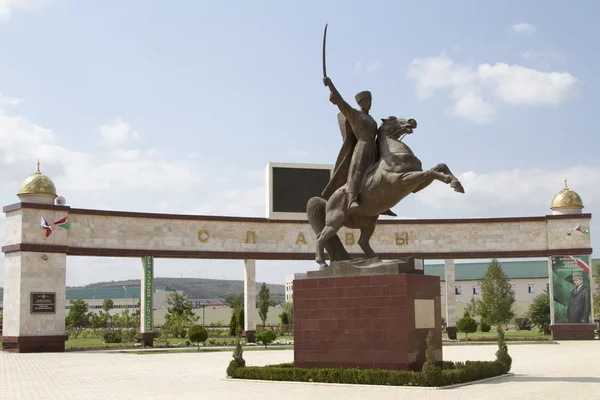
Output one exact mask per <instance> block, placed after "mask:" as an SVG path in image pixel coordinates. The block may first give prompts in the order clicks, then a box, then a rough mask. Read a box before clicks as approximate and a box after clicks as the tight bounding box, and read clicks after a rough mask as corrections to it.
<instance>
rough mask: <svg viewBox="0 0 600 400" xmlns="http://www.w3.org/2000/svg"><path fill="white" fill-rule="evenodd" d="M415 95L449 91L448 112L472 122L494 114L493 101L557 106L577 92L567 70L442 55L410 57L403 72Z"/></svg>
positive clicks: (488, 119)
mask: <svg viewBox="0 0 600 400" xmlns="http://www.w3.org/2000/svg"><path fill="white" fill-rule="evenodd" d="M406 76H407V78H408V79H411V80H414V81H415V82H416V89H417V96H418V97H419V98H430V97H433V96H434V95H435V94H436V93H437V92H438V91H439V90H442V89H447V90H449V92H450V93H449V98H450V99H451V100H452V101H453V106H452V112H453V114H454V115H456V116H457V117H460V118H464V119H467V120H470V121H472V122H475V123H484V122H489V121H491V120H492V119H493V116H494V115H495V106H494V104H493V100H495V101H499V102H502V103H505V104H509V105H559V104H561V103H563V102H564V101H566V100H568V99H570V98H571V97H572V96H574V95H575V94H576V93H577V89H578V88H577V86H578V80H577V78H575V77H574V76H573V75H571V74H570V73H568V72H542V71H538V70H535V69H531V68H526V67H523V66H520V65H516V64H514V65H508V64H505V63H496V64H494V65H491V64H480V65H471V64H459V63H456V62H454V61H453V60H452V59H451V58H449V57H448V56H447V55H446V54H444V53H442V54H441V55H440V56H437V57H427V58H417V59H414V60H413V61H412V62H411V64H410V67H409V68H408V70H407V74H406Z"/></svg>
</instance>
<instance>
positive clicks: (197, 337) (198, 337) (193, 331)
mask: <svg viewBox="0 0 600 400" xmlns="http://www.w3.org/2000/svg"><path fill="white" fill-rule="evenodd" d="M188 335H189V338H190V341H191V342H192V343H197V344H198V349H200V343H204V342H206V339H208V332H207V331H206V328H204V327H203V326H202V325H192V327H191V328H190V329H189V331H188Z"/></svg>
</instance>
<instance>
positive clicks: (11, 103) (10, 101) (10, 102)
mask: <svg viewBox="0 0 600 400" xmlns="http://www.w3.org/2000/svg"><path fill="white" fill-rule="evenodd" d="M22 102H23V101H22V100H21V99H17V98H14V97H6V96H2V93H0V113H1V112H3V110H5V109H9V108H10V107H16V106H18V105H19V104H21V103H22Z"/></svg>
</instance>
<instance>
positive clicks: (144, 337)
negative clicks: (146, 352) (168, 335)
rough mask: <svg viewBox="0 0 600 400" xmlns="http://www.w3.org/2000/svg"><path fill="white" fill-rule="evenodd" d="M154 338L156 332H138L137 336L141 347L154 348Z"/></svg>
mask: <svg viewBox="0 0 600 400" xmlns="http://www.w3.org/2000/svg"><path fill="white" fill-rule="evenodd" d="M156 336H157V334H156V332H138V334H137V337H138V339H140V343H141V345H142V347H154V338H156Z"/></svg>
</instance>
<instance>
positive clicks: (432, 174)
mask: <svg viewBox="0 0 600 400" xmlns="http://www.w3.org/2000/svg"><path fill="white" fill-rule="evenodd" d="M326 40H327V25H326V26H325V33H324V36H323V83H324V84H325V86H326V87H328V88H329V90H330V97H329V100H330V101H331V102H332V103H333V104H334V105H336V106H337V107H338V109H339V113H338V123H339V126H340V130H341V133H342V138H343V144H342V148H341V150H340V153H339V155H338V158H337V160H336V163H335V167H334V172H333V176H332V177H331V180H330V181H329V183H328V184H327V186H326V187H325V189H324V190H323V192H322V194H321V196H320V197H312V198H311V199H309V201H308V203H307V206H306V211H307V218H308V221H309V223H310V225H311V227H312V228H313V230H314V231H315V233H316V234H317V249H316V262H317V263H318V264H319V265H320V267H321V269H323V268H326V267H327V263H326V262H325V254H324V252H325V250H327V253H328V255H329V259H330V260H331V261H332V262H334V261H342V260H349V259H350V256H349V254H348V252H347V251H346V249H345V248H344V245H343V244H342V242H341V241H340V238H339V237H338V235H337V232H338V231H339V230H340V229H341V228H342V227H344V226H345V227H347V228H350V229H360V239H359V240H358V244H359V246H360V248H361V249H362V250H363V252H364V253H365V256H366V257H367V258H374V257H376V254H375V251H373V249H372V248H371V246H370V244H369V240H370V239H371V236H372V235H373V233H374V232H375V227H376V225H377V220H378V219H379V215H390V216H395V214H394V213H393V212H392V211H391V208H392V207H394V206H395V205H396V204H398V203H399V202H400V201H401V200H402V199H404V198H405V197H406V196H408V195H409V194H411V193H417V192H419V191H420V190H423V189H424V188H426V187H427V186H429V185H430V184H431V183H432V182H433V181H434V180H438V181H441V182H444V183H446V184H449V185H450V187H451V188H453V189H454V190H455V191H456V192H459V193H464V189H463V187H462V185H461V183H460V182H459V181H458V179H457V178H456V177H455V176H454V175H453V174H452V172H451V171H450V169H449V168H448V167H447V166H446V165H445V164H438V165H436V166H435V167H433V168H431V169H429V170H427V171H423V169H422V165H421V161H420V160H419V159H418V158H417V157H416V156H415V154H414V153H413V152H412V150H411V149H410V148H409V147H408V146H407V145H406V144H405V143H404V142H402V138H403V137H404V136H405V135H409V134H412V133H413V131H414V129H416V128H417V121H415V120H414V119H408V120H406V119H403V118H396V117H393V116H391V117H388V118H384V119H382V120H381V121H382V123H381V126H380V127H377V122H376V121H375V119H374V118H373V117H372V116H371V115H370V114H369V112H370V110H371V103H372V95H371V93H370V92H369V91H362V92H360V93H358V94H357V95H356V96H355V99H356V102H357V103H358V106H359V107H360V109H355V108H353V107H352V106H350V105H349V104H348V103H347V102H346V101H345V100H344V99H343V98H342V96H341V95H340V93H339V91H338V90H337V89H336V87H335V86H334V84H333V82H332V81H331V79H330V78H329V77H327V69H326V65H325V44H326Z"/></svg>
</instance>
